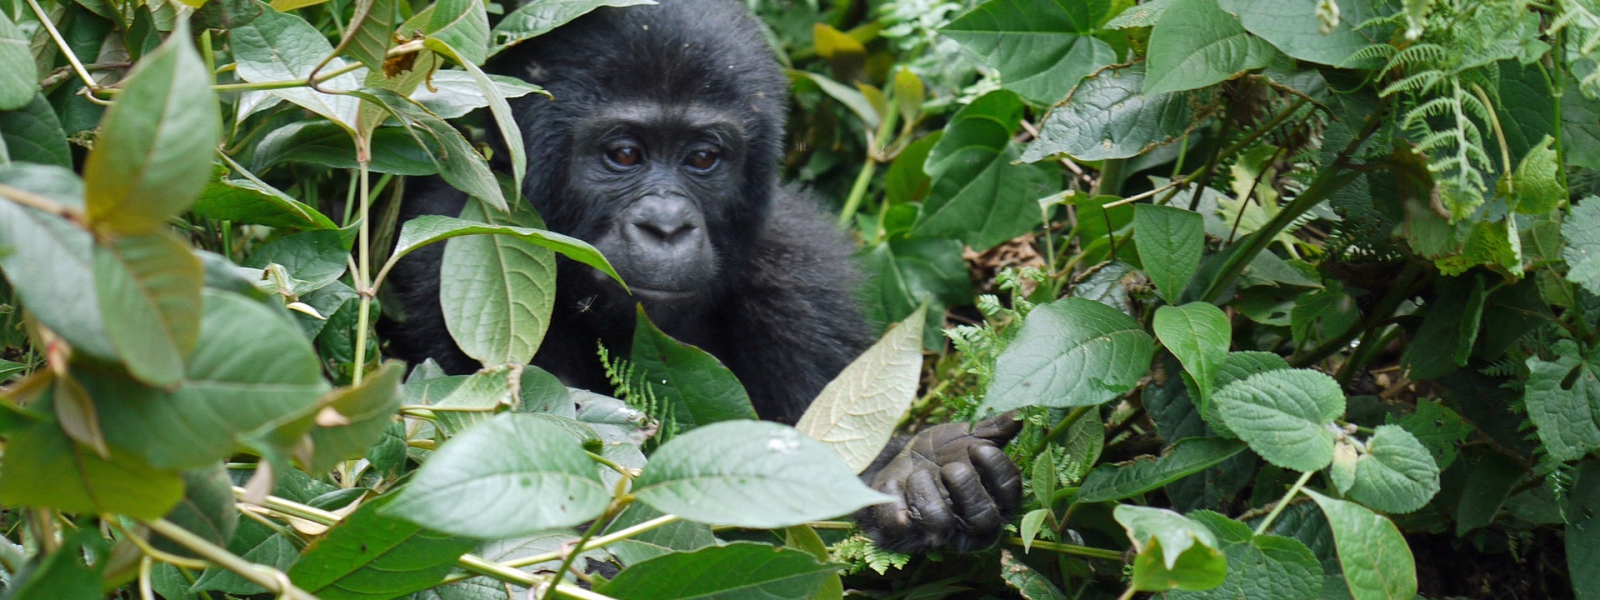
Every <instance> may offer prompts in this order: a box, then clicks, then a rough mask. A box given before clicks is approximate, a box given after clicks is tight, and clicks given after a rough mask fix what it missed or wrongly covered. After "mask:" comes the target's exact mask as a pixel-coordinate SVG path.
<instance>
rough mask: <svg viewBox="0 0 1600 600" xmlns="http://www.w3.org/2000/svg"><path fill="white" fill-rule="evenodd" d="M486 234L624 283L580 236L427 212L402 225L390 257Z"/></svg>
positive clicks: (392, 260)
mask: <svg viewBox="0 0 1600 600" xmlns="http://www.w3.org/2000/svg"><path fill="white" fill-rule="evenodd" d="M484 234H493V235H509V236H513V237H516V238H518V239H521V240H522V241H525V242H528V243H531V244H534V245H537V246H543V247H545V248H549V249H551V250H555V251H556V252H560V253H561V254H563V255H565V256H566V257H567V258H570V259H572V260H575V261H578V262H581V263H583V264H586V265H589V266H591V267H594V268H596V269H599V270H600V271H601V272H604V273H605V274H607V275H610V276H611V278H612V279H615V280H617V283H622V277H621V276H620V275H617V272H616V270H614V269H612V268H611V263H609V262H606V258H605V257H604V256H602V255H601V254H600V251H599V250H596V249H595V248H594V246H590V245H589V243H588V242H585V241H583V240H580V239H578V238H574V237H568V236H565V235H561V234H559V233H555V232H553V231H546V230H543V229H533V228H528V227H512V226H508V225H499V224H491V223H479V222H474V221H468V220H464V219H457V218H454V217H445V216H439V215H424V216H421V217H417V218H415V219H412V220H410V221H406V223H405V225H402V226H401V227H400V236H399V239H398V240H397V241H395V244H394V254H393V255H392V258H390V259H389V261H390V262H394V261H397V260H399V259H400V258H401V257H403V256H405V255H407V254H410V253H411V252H413V251H415V250H416V249H418V248H421V247H423V246H426V245H428V244H432V243H434V242H440V241H444V240H448V239H450V238H456V237H461V236H464V235H484Z"/></svg>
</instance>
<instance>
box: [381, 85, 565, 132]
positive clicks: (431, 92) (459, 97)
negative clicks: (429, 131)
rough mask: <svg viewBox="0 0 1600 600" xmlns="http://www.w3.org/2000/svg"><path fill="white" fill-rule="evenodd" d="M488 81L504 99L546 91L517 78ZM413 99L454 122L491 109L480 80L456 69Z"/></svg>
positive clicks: (415, 95)
mask: <svg viewBox="0 0 1600 600" xmlns="http://www.w3.org/2000/svg"><path fill="white" fill-rule="evenodd" d="M488 78H489V81H492V82H494V88H493V89H494V93H495V94H498V95H499V96H500V97H501V98H503V99H511V98H520V97H522V96H526V95H528V94H531V93H535V92H540V93H543V92H544V90H543V89H542V88H540V87H539V86H537V85H534V84H531V83H528V82H526V81H523V80H521V79H517V78H515V77H507V76H505V75H493V74H491V75H489V76H488ZM411 99H412V100H416V101H417V103H418V104H421V105H422V106H423V108H426V109H428V110H430V111H432V112H433V114H436V115H439V118H441V119H454V118H456V117H460V116H464V115H466V114H467V113H469V112H472V111H473V110H475V109H479V108H483V107H485V106H489V98H488V97H487V96H486V94H485V93H484V89H483V88H482V87H481V86H480V85H479V84H478V80H477V78H476V77H474V76H473V75H472V74H471V73H468V72H466V71H457V70H454V69H451V70H448V71H439V72H437V73H434V74H433V78H432V79H429V80H428V85H426V86H422V87H418V88H417V89H416V91H413V92H411ZM375 144H376V142H375Z"/></svg>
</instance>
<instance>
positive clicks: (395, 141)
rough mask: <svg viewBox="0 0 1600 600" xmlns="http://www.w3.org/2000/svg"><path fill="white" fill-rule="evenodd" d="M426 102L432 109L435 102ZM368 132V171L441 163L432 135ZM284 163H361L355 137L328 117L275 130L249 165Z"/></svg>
mask: <svg viewBox="0 0 1600 600" xmlns="http://www.w3.org/2000/svg"><path fill="white" fill-rule="evenodd" d="M444 72H445V73H451V72H454V71H444ZM418 94H419V95H420V94H421V92H418ZM471 97H472V96H466V99H469V100H470V99H471ZM424 106H426V107H428V108H430V109H431V108H432V107H433V106H436V104H424ZM463 114H465V113H463ZM458 116H459V115H458ZM441 117H442V118H448V117H443V116H442V115H441ZM369 135H370V137H371V138H372V156H371V158H372V163H371V164H369V165H368V167H367V169H368V170H369V171H372V172H374V173H391V174H394V175H436V174H438V173H439V168H440V165H441V163H440V162H439V158H437V157H436V156H435V155H436V154H439V153H440V150H439V144H437V143H431V142H432V139H431V138H426V137H424V138H423V139H422V140H421V141H419V140H418V139H417V138H415V137H412V135H411V133H410V132H408V131H406V129H405V128H403V127H398V126H397V127H379V128H377V129H376V130H373V131H372V132H371V134H369ZM283 163H304V164H312V165H320V166H324V167H329V168H333V169H355V168H357V167H359V166H360V165H359V164H358V163H357V162H356V144H355V140H353V139H351V138H350V134H349V133H348V132H347V131H346V130H345V129H343V128H342V127H340V126H339V125H336V124H334V123H330V122H328V121H302V122H299V123H291V124H289V125H285V126H283V127H280V128H278V129H274V130H272V132H271V133H268V134H267V135H266V136H264V137H262V138H261V143H260V144H257V145H256V148H255V154H254V155H253V156H252V157H251V161H250V168H251V169H253V170H255V171H259V172H265V171H266V170H267V169H269V168H272V167H273V166H276V165H279V164H283Z"/></svg>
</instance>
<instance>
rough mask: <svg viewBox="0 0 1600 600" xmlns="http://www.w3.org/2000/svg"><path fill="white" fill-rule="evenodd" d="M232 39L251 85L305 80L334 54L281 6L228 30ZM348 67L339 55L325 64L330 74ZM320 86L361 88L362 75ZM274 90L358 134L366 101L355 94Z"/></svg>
mask: <svg viewBox="0 0 1600 600" xmlns="http://www.w3.org/2000/svg"><path fill="white" fill-rule="evenodd" d="M228 37H229V39H230V40H231V41H232V49H233V55H234V59H235V61H236V62H235V64H237V65H238V70H237V72H238V74H239V79H242V80H244V81H247V82H250V83H267V82H274V81H296V80H299V81H305V80H306V79H307V78H309V77H310V76H311V71H312V70H313V69H316V68H317V65H319V64H321V63H322V59H324V58H326V57H327V56H328V55H329V54H332V53H333V46H332V45H331V44H329V43H328V38H326V37H323V35H322V33H321V32H319V31H317V29H316V28H315V27H312V26H311V24H310V23H307V22H306V21H305V19H302V18H300V17H298V16H296V15H294V14H290V13H282V12H278V11H276V10H269V11H265V12H264V13H262V14H261V16H259V17H257V18H255V19H254V20H252V21H250V23H249V24H247V25H244V26H242V27H235V28H234V29H233V30H232V31H230V32H228ZM344 66H345V62H344V60H343V59H338V58H335V59H333V60H332V61H329V62H328V64H327V65H326V66H324V67H322V68H323V71H324V72H332V71H336V70H339V69H341V68H344ZM208 83H209V80H208ZM318 87H320V88H322V89H324V90H330V91H350V90H355V89H358V88H360V87H361V78H360V77H358V76H357V74H356V73H345V74H343V75H340V76H338V77H334V78H333V79H330V80H328V81H324V82H322V83H320V84H318ZM269 93H271V94H272V95H274V96H277V97H280V98H283V99H284V100H288V101H290V102H293V103H295V104H298V105H300V107H301V108H304V109H306V110H309V111H311V112H314V113H317V114H318V115H320V116H321V117H322V118H324V119H327V120H329V121H333V122H334V123H336V124H338V125H339V126H340V127H343V128H344V129H345V130H346V131H347V132H350V134H351V135H354V134H355V126H356V115H357V111H358V109H359V106H360V104H361V101H360V100H359V99H357V98H356V97H355V96H350V95H342V94H330V93H325V92H319V91H316V90H313V89H311V88H309V87H292V88H284V89H276V90H271V91H270V92H269Z"/></svg>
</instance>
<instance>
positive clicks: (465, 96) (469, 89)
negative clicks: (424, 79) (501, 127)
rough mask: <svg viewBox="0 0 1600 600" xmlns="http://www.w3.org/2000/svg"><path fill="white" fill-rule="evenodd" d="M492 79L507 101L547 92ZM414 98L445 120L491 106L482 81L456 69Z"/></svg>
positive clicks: (436, 75)
mask: <svg viewBox="0 0 1600 600" xmlns="http://www.w3.org/2000/svg"><path fill="white" fill-rule="evenodd" d="M525 6H531V5H525ZM488 79H489V81H491V82H493V83H494V87H493V88H492V89H493V90H494V92H493V93H494V94H498V95H499V96H500V97H501V98H503V99H511V98H520V97H522V96H526V95H528V94H532V93H534V92H540V93H544V89H543V88H540V87H539V86H537V85H534V84H531V83H528V82H526V81H523V80H521V79H517V78H515V77H507V76H505V75H493V74H491V75H488ZM411 99H412V100H416V101H417V103H418V104H421V105H422V106H423V108H426V109H428V110H430V111H432V112H433V114H436V115H439V118H441V119H454V118H456V117H461V116H465V115H466V114H467V113H469V112H472V111H473V110H476V109H479V108H483V107H485V106H489V97H488V92H486V91H485V90H484V88H483V87H482V86H481V85H480V84H479V83H478V79H477V78H476V77H475V76H473V75H472V74H471V73H468V72H466V71H456V70H453V69H452V70H448V71H439V72H437V73H434V74H433V78H432V79H430V80H428V85H427V86H423V87H418V88H417V89H416V90H415V91H413V92H411ZM380 131H381V130H380Z"/></svg>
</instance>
